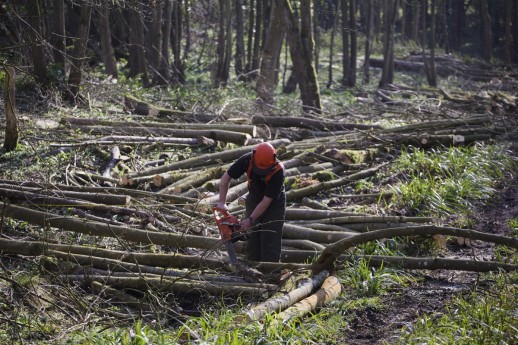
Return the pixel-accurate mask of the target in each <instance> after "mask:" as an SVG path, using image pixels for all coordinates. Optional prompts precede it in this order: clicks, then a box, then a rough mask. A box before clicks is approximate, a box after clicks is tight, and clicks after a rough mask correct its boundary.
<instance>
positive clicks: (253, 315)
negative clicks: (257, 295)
mask: <svg viewBox="0 0 518 345" xmlns="http://www.w3.org/2000/svg"><path fill="white" fill-rule="evenodd" d="M328 275H329V273H328V272H325V271H322V272H320V273H319V274H316V275H314V276H313V277H311V278H306V279H304V280H302V281H301V283H300V284H299V287H297V288H296V289H295V290H292V291H290V292H289V293H288V294H286V295H284V296H278V297H273V298H271V299H269V300H267V301H265V302H263V303H261V304H259V305H257V306H255V307H252V308H251V309H250V310H248V311H246V312H244V313H243V314H242V315H239V316H238V317H236V322H238V323H247V322H250V321H254V320H261V319H262V318H263V317H264V316H265V315H266V314H269V313H272V312H278V311H281V310H284V309H285V308H287V307H288V306H290V305H292V304H294V303H296V302H298V301H300V300H302V299H304V298H305V297H307V296H309V295H310V294H311V293H312V292H313V290H314V289H315V287H318V286H320V285H321V284H322V282H323V281H324V280H325V279H326V278H327V277H328Z"/></svg>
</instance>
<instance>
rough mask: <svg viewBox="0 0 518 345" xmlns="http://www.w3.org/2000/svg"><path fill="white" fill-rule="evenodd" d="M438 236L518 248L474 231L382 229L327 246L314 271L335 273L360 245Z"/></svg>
mask: <svg viewBox="0 0 518 345" xmlns="http://www.w3.org/2000/svg"><path fill="white" fill-rule="evenodd" d="M437 234H439V235H445V236H456V237H465V238H469V239H475V240H481V241H486V242H492V243H495V244H500V245H504V246H508V247H511V248H515V249H516V248H518V238H509V237H505V236H500V235H493V234H487V233H483V232H479V231H474V230H463V229H458V228H448V227H439V226H435V225H425V226H416V227H402V228H392V229H382V230H375V231H370V232H367V233H363V234H359V235H356V236H352V237H349V238H345V239H343V240H340V241H338V242H335V243H333V244H331V245H329V246H327V247H326V249H324V251H323V252H322V253H321V254H320V256H319V258H318V259H317V261H316V262H315V263H314V264H313V268H312V270H313V273H314V274H315V273H318V272H321V271H323V270H328V271H330V272H333V270H334V265H335V261H336V259H337V258H338V257H339V256H340V255H341V254H342V253H344V252H345V251H346V250H347V249H348V248H351V247H354V246H356V245H358V244H362V243H366V242H370V241H374V240H378V239H382V238H391V237H396V236H424V235H437Z"/></svg>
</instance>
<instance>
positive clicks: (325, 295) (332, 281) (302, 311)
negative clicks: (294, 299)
mask: <svg viewBox="0 0 518 345" xmlns="http://www.w3.org/2000/svg"><path fill="white" fill-rule="evenodd" d="M341 291H342V285H341V284H340V282H339V281H338V278H336V277H334V276H330V277H327V279H326V280H325V281H324V282H323V283H322V286H321V287H320V289H318V291H317V292H316V293H314V294H313V295H311V296H309V297H307V298H305V299H303V300H302V301H300V302H298V303H296V304H294V305H292V306H291V307H289V308H288V309H286V310H284V311H282V312H280V313H278V314H277V315H275V320H276V322H282V323H283V324H287V323H288V322H290V321H292V320H294V319H296V318H301V317H303V316H304V315H307V314H309V313H311V312H314V311H315V310H317V309H318V308H321V307H323V306H324V305H326V304H327V303H329V302H331V301H333V300H335V299H337V298H338V296H339V295H340V292H341Z"/></svg>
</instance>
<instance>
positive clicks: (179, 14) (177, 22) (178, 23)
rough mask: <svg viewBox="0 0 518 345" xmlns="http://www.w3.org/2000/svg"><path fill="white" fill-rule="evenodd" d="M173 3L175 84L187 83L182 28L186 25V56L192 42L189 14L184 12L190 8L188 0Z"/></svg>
mask: <svg viewBox="0 0 518 345" xmlns="http://www.w3.org/2000/svg"><path fill="white" fill-rule="evenodd" d="M172 1H173V14H172V20H171V49H172V51H173V65H172V70H173V76H172V79H173V80H172V81H173V84H176V85H177V84H183V83H185V67H184V63H183V61H184V60H185V58H186V56H182V49H181V47H182V36H183V34H182V32H183V31H182V26H183V23H184V22H185V24H186V30H187V34H186V38H187V41H186V43H185V51H184V54H185V55H186V54H187V53H188V52H189V46H190V40H189V32H188V30H189V24H188V23H189V16H188V12H187V11H184V8H188V7H189V4H188V0H183V1H182V0H172ZM184 14H185V16H184Z"/></svg>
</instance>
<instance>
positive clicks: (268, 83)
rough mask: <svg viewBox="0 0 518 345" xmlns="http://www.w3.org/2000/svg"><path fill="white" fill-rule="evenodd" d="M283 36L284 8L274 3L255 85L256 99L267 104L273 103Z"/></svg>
mask: <svg viewBox="0 0 518 345" xmlns="http://www.w3.org/2000/svg"><path fill="white" fill-rule="evenodd" d="M284 35H285V25H284V8H283V7H282V6H281V5H279V4H277V3H275V4H274V7H273V15H272V20H271V22H270V28H269V30H268V35H267V38H266V42H265V45H264V49H263V52H262V56H261V57H262V59H261V69H260V72H259V76H258V78H257V85H256V93H257V97H258V98H259V99H260V100H261V101H263V102H265V103H268V104H270V103H272V102H273V93H274V90H275V86H276V84H277V81H276V75H277V65H278V62H279V56H280V53H281V47H282V41H283V40H284Z"/></svg>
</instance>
